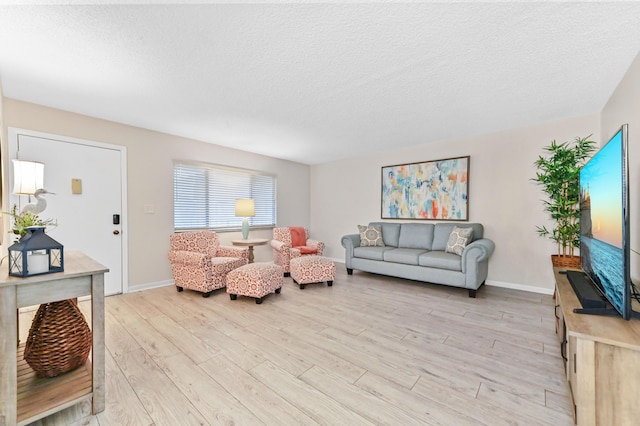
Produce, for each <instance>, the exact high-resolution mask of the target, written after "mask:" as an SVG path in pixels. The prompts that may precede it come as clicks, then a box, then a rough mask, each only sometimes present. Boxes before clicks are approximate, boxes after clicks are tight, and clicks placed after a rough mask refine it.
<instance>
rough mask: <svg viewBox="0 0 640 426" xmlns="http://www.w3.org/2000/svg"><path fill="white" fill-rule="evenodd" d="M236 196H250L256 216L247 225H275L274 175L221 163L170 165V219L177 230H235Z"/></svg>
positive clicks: (238, 220)
mask: <svg viewBox="0 0 640 426" xmlns="http://www.w3.org/2000/svg"><path fill="white" fill-rule="evenodd" d="M237 198H253V199H254V201H255V206H256V215H255V216H254V217H250V218H249V226H250V227H261V226H267V227H268V226H275V223H276V178H275V176H272V175H268V174H265V173H261V172H257V171H251V170H244V169H233V168H228V167H223V166H216V165H213V164H211V165H207V164H197V163H180V162H176V163H174V165H173V213H174V214H173V222H174V228H175V229H176V231H178V230H189V229H213V230H216V231H231V230H238V229H240V228H241V227H242V218H241V217H236V215H235V201H236V199H237Z"/></svg>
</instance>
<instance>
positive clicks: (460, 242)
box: [444, 226, 473, 256]
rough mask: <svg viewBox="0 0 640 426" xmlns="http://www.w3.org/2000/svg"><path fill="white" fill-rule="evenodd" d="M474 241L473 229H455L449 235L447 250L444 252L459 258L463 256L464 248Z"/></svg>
mask: <svg viewBox="0 0 640 426" xmlns="http://www.w3.org/2000/svg"><path fill="white" fill-rule="evenodd" d="M472 239H473V228H459V227H457V226H456V227H454V228H453V231H451V235H449V241H447V248H446V249H445V250H444V251H445V252H447V253H454V254H457V255H458V256H462V252H463V251H464V248H465V247H466V246H467V244H469V242H470V241H471V240H472Z"/></svg>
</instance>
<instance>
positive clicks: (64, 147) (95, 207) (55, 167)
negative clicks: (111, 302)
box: [9, 128, 128, 296]
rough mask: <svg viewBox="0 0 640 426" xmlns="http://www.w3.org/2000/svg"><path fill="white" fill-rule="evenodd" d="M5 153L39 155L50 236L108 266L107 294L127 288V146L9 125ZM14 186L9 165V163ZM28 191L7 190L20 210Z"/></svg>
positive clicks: (27, 157)
mask: <svg viewBox="0 0 640 426" xmlns="http://www.w3.org/2000/svg"><path fill="white" fill-rule="evenodd" d="M9 158H10V159H20V160H31V161H39V162H42V163H44V164H45V166H44V188H45V189H46V190H47V191H49V192H52V193H53V194H45V195H42V197H44V199H45V200H46V202H47V207H46V209H45V210H44V211H43V212H42V213H40V215H39V216H40V218H42V219H54V220H56V221H57V226H55V227H53V228H48V229H47V233H48V234H49V236H51V238H53V239H55V240H56V241H58V242H59V243H60V244H62V245H63V246H64V250H65V252H68V251H73V250H77V251H81V252H83V253H85V254H86V255H87V256H89V257H91V258H93V259H95V260H96V261H98V262H99V263H101V264H103V265H104V266H106V267H107V268H109V272H108V273H106V274H105V276H104V284H105V295H107V296H108V295H112V294H118V293H123V292H126V291H127V289H128V282H127V277H128V271H127V253H126V247H127V225H126V224H127V217H126V214H123V212H126V211H127V209H126V147H123V146H118V145H109V144H103V143H99V142H93V141H87V140H81V139H75V138H69V137H66V136H58V135H52V134H46V133H40V132H34V131H30V130H22V129H15V128H9ZM9 172H10V173H9V184H10V186H9V190H10V191H11V190H12V189H13V165H12V164H11V165H10V169H9ZM35 202H36V200H35V199H34V198H33V197H31V196H26V195H15V194H13V193H12V194H11V196H10V203H11V206H13V205H14V204H15V205H17V206H18V211H20V210H21V209H22V208H23V207H24V206H25V205H26V204H28V203H35Z"/></svg>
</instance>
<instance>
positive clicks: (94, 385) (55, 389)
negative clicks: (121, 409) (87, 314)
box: [0, 251, 109, 426]
mask: <svg viewBox="0 0 640 426" xmlns="http://www.w3.org/2000/svg"><path fill="white" fill-rule="evenodd" d="M64 268H65V271H64V272H58V273H53V274H45V275H37V276H33V277H27V278H18V277H10V276H9V275H8V271H7V263H6V262H4V264H3V265H2V267H1V268H0V330H2V333H1V334H0V377H1V378H2V380H0V425H3V426H4V425H7V426H11V425H26V424H29V423H31V422H34V421H36V420H38V419H41V418H43V417H46V416H48V415H50V414H53V413H55V412H57V411H60V410H62V409H65V408H67V407H70V406H72V405H75V404H77V403H79V402H81V401H84V400H90V401H91V404H92V405H91V412H92V414H96V413H99V412H101V411H103V410H104V407H105V367H104V359H105V354H104V273H105V272H108V271H109V270H108V269H107V268H105V267H104V266H103V265H101V264H99V263H98V262H96V261H94V260H93V259H91V258H89V257H87V256H86V255H84V254H82V253H80V252H73V251H72V252H68V253H65V254H64ZM87 295H89V296H91V324H92V326H91V333H92V338H93V342H92V347H91V360H90V361H87V363H86V364H85V365H84V366H82V367H80V368H78V369H76V370H74V371H71V372H69V373H66V374H63V375H61V376H58V377H54V378H48V379H47V378H39V377H36V375H35V373H34V372H33V370H31V368H30V367H29V365H28V364H27V363H26V362H25V361H24V360H23V359H22V354H23V352H24V345H19V346H18V347H16V346H17V342H18V315H17V313H18V309H19V308H21V307H25V306H33V305H39V304H42V303H48V302H56V301H59V300H66V299H73V298H77V297H82V296H87Z"/></svg>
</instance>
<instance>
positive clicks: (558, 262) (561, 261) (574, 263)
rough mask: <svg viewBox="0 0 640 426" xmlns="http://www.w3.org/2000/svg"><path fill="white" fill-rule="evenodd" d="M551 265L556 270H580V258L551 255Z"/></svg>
mask: <svg viewBox="0 0 640 426" xmlns="http://www.w3.org/2000/svg"><path fill="white" fill-rule="evenodd" d="M551 264H552V265H553V267H554V268H572V269H580V256H561V255H559V254H552V255H551Z"/></svg>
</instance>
